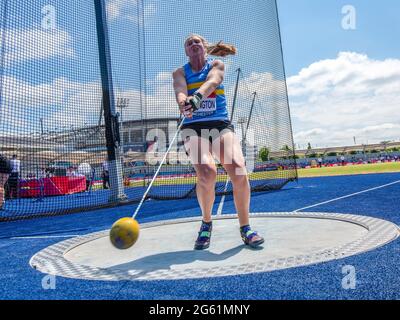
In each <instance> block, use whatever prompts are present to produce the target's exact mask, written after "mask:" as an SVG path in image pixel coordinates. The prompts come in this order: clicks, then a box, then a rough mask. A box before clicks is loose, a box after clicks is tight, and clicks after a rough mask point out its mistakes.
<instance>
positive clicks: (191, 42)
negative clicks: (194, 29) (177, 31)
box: [185, 36, 206, 57]
mask: <svg viewBox="0 0 400 320" xmlns="http://www.w3.org/2000/svg"><path fill="white" fill-rule="evenodd" d="M185 52H186V55H187V56H188V57H196V56H204V55H205V52H206V49H205V47H204V43H203V41H202V40H201V39H200V38H199V37H196V36H195V37H191V38H189V39H187V40H186V42H185Z"/></svg>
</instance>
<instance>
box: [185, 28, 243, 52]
mask: <svg viewBox="0 0 400 320" xmlns="http://www.w3.org/2000/svg"><path fill="white" fill-rule="evenodd" d="M194 37H197V38H199V39H200V40H201V42H202V43H203V45H204V48H205V49H206V52H207V54H208V55H211V56H217V57H225V56H228V55H235V54H236V52H237V50H236V48H235V46H234V45H231V44H227V43H223V42H222V40H221V41H219V42H218V43H216V44H210V43H209V42H208V41H207V40H206V38H204V37H203V36H201V35H199V34H196V33H191V34H190V35H189V36H187V37H186V39H185V47H186V43H187V42H188V41H189V40H190V39H192V38H194Z"/></svg>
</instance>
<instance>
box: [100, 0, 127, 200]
mask: <svg viewBox="0 0 400 320" xmlns="http://www.w3.org/2000/svg"><path fill="white" fill-rule="evenodd" d="M94 6H95V11H96V29H97V39H98V49H99V63H100V72H101V84H102V92H103V99H102V101H103V108H104V123H105V131H106V145H107V155H108V162H109V163H108V165H109V171H110V189H111V195H110V198H109V201H110V202H116V201H123V200H126V199H127V196H126V195H125V192H124V184H123V174H122V163H121V156H120V151H119V148H120V147H121V146H120V133H119V125H120V124H119V121H118V116H117V112H116V108H115V101H114V87H113V81H112V71H111V52H110V42H109V35H108V27H107V16H106V4H105V0H94Z"/></svg>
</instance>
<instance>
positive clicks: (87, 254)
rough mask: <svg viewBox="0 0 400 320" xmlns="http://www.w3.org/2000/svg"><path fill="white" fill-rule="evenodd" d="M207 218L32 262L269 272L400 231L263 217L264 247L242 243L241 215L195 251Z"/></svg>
mask: <svg viewBox="0 0 400 320" xmlns="http://www.w3.org/2000/svg"><path fill="white" fill-rule="evenodd" d="M199 225H200V218H185V219H178V220H169V221H160V222H152V223H144V224H141V231H140V236H139V240H138V241H137V242H136V244H135V245H134V246H133V247H131V248H130V249H128V250H118V249H115V248H114V247H113V246H112V245H111V243H110V240H109V237H108V233H109V230H106V231H101V232H97V233H93V234H89V235H86V236H80V237H77V238H73V239H69V240H66V241H62V242H60V243H57V244H55V245H52V246H50V247H48V248H46V249H44V250H42V251H40V252H38V253H37V254H35V255H34V256H33V257H32V258H31V261H30V265H31V266H32V267H33V268H35V269H37V270H39V271H41V272H43V273H47V274H53V275H57V276H63V277H68V278H78V279H90V280H170V279H189V278H192V279H193V278H206V277H217V276H227V275H238V274H247V273H255V272H266V271H272V270H279V269H285V268H292V267H298V266H305V265H310V264H315V263H321V262H325V261H330V260H334V259H341V258H344V257H348V256H351V255H355V254H359V253H363V252H366V251H369V250H373V249H375V248H378V247H380V246H383V245H385V244H387V243H389V242H391V241H393V240H395V239H396V238H397V237H398V236H399V228H398V227H397V226H396V225H395V224H393V223H391V222H388V221H385V220H380V219H376V218H371V217H364V216H355V215H344V214H326V213H297V212H296V213H293V212H288V213H256V214H252V215H251V225H252V227H253V229H255V230H257V231H259V233H260V234H261V235H263V236H264V238H265V243H264V245H263V246H262V247H261V248H259V249H257V250H254V249H250V248H249V247H248V246H245V245H244V244H243V242H242V240H241V239H240V235H239V229H238V221H237V218H236V215H223V216H215V217H214V224H213V233H212V238H211V245H210V248H209V249H208V250H205V251H195V250H193V244H194V241H195V239H196V237H197V232H198V229H199Z"/></svg>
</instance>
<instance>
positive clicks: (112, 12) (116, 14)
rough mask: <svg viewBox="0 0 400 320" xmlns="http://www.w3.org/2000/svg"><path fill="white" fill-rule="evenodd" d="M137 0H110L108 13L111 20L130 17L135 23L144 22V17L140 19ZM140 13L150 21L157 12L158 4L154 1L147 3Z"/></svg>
mask: <svg viewBox="0 0 400 320" xmlns="http://www.w3.org/2000/svg"><path fill="white" fill-rule="evenodd" d="M137 6H138V1H137V0H109V1H108V3H107V15H108V18H109V20H110V21H115V20H117V19H128V20H130V21H132V22H133V23H138V24H142V17H140V18H139V19H138V16H137V10H138V7H137ZM140 10H141V11H140V14H143V19H144V21H145V22H148V21H149V20H150V19H151V18H152V17H154V16H155V14H156V10H157V9H156V6H155V4H153V3H148V4H145V6H144V8H143V9H140Z"/></svg>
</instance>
